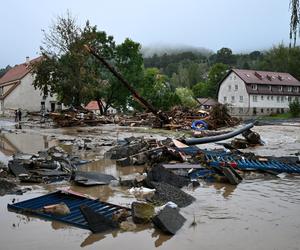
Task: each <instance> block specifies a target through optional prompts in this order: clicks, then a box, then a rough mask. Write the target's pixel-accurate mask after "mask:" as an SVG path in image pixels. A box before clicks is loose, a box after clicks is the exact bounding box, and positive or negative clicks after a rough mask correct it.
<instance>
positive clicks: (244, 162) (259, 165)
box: [204, 150, 300, 173]
mask: <svg viewBox="0 0 300 250" xmlns="http://www.w3.org/2000/svg"><path fill="white" fill-rule="evenodd" d="M204 153H205V158H206V161H207V164H208V165H209V166H213V167H216V166H220V163H221V162H233V161H234V162H236V163H237V167H238V168H239V169H241V170H271V171H275V172H278V173H283V172H286V173H300V165H299V164H286V163H282V162H279V161H275V160H273V161H266V162H265V161H258V160H248V159H237V160H235V159H234V157H232V155H230V154H227V153H226V152H225V151H224V152H220V153H219V152H213V151H208V150H205V151H204Z"/></svg>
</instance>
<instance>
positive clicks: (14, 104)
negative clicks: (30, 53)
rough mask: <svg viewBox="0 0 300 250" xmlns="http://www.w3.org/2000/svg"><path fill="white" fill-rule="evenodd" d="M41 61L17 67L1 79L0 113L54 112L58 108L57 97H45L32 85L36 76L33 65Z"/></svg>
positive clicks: (27, 58) (25, 63) (29, 62)
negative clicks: (17, 111)
mask: <svg viewBox="0 0 300 250" xmlns="http://www.w3.org/2000/svg"><path fill="white" fill-rule="evenodd" d="M38 60H41V57H38V58H35V59H33V60H31V61H30V60H29V57H26V61H25V62H24V63H22V64H19V65H16V66H14V67H13V68H11V69H10V70H9V71H7V72H6V73H5V74H4V75H3V76H2V77H1V78H0V111H1V113H4V112H8V113H9V112H12V111H13V110H16V109H18V108H21V109H22V110H26V111H30V112H35V111H41V110H42V109H45V110H49V111H54V110H55V109H56V108H57V105H58V104H59V103H57V101H56V98H55V97H50V96H48V97H47V96H44V95H43V93H42V92H41V91H40V90H39V89H35V88H34V86H33V85H32V83H33V80H34V75H33V74H32V67H31V64H32V63H34V62H36V61H38Z"/></svg>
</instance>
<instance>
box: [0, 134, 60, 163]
mask: <svg viewBox="0 0 300 250" xmlns="http://www.w3.org/2000/svg"><path fill="white" fill-rule="evenodd" d="M55 145H57V141H56V140H54V139H53V138H50V137H49V136H43V135H39V134H30V133H0V160H1V161H3V162H6V163H7V162H8V160H9V159H10V157H11V156H12V155H13V154H15V153H18V152H22V153H28V154H35V153H37V152H38V151H40V150H45V149H48V148H49V147H52V146H55Z"/></svg>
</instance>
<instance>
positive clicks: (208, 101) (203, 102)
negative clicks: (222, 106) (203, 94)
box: [197, 98, 218, 106]
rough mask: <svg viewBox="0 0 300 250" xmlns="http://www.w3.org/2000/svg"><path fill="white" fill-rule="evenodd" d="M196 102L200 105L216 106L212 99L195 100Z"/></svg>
mask: <svg viewBox="0 0 300 250" xmlns="http://www.w3.org/2000/svg"><path fill="white" fill-rule="evenodd" d="M197 100H198V102H199V103H201V105H207V106H214V105H216V104H218V102H217V101H216V100H215V99H212V98H197Z"/></svg>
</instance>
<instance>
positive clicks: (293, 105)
mask: <svg viewBox="0 0 300 250" xmlns="http://www.w3.org/2000/svg"><path fill="white" fill-rule="evenodd" d="M289 108H290V112H291V114H292V116H293V117H297V116H299V115H300V103H299V101H298V98H297V99H295V100H294V101H293V102H290V103H289Z"/></svg>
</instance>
